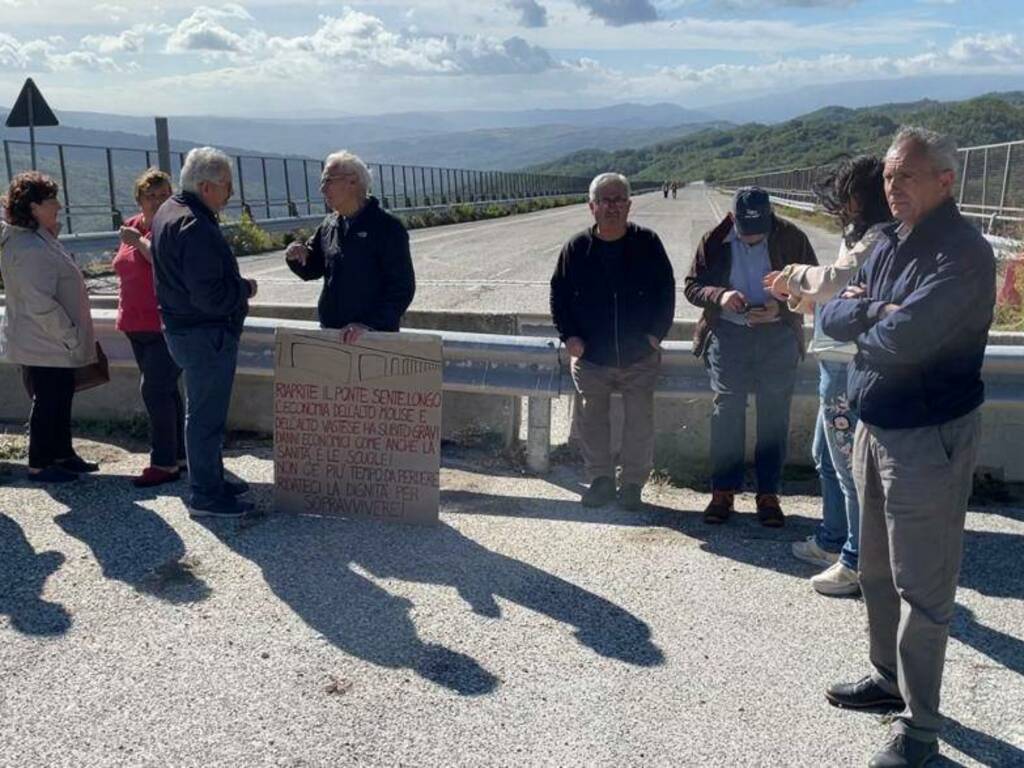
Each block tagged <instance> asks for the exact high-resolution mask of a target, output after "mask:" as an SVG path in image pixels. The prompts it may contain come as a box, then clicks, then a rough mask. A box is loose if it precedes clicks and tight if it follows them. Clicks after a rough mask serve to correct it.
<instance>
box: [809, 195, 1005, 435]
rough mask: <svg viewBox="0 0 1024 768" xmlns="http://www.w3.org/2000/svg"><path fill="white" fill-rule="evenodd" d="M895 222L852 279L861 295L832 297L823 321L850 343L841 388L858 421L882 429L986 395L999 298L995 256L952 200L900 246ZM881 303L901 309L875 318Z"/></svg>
mask: <svg viewBox="0 0 1024 768" xmlns="http://www.w3.org/2000/svg"><path fill="white" fill-rule="evenodd" d="M898 226H899V225H898V224H894V225H892V226H891V227H889V228H888V230H886V231H887V234H888V239H887V240H886V241H883V242H882V243H881V244H880V245H879V246H878V247H877V249H876V251H875V252H874V253H873V254H872V255H871V256H869V257H868V259H867V260H866V261H865V262H864V264H863V265H862V266H861V268H860V270H859V271H858V272H857V275H856V276H855V277H854V278H853V280H852V281H851V283H852V284H859V285H863V286H864V287H865V290H866V292H867V293H866V296H865V297H862V298H857V299H843V298H838V297H837V298H835V299H833V300H832V301H830V302H828V303H827V304H826V305H825V306H824V307H823V308H822V311H821V323H822V329H823V330H824V331H825V333H826V334H828V335H829V336H831V337H832V338H834V339H838V340H839V341H855V342H856V343H857V355H856V357H855V358H854V361H853V364H852V365H851V367H850V372H849V379H848V385H847V392H848V395H849V398H850V406H851V407H852V408H853V409H855V410H856V411H858V412H859V415H860V418H861V420H863V421H864V422H865V423H867V424H872V425H874V426H877V427H882V428H883V429H907V428H911V427H925V426H931V425H935V424H942V423H944V422H947V421H950V420H952V419H955V418H958V417H960V416H963V415H965V414H967V413H970V412H971V411H973V410H974V409H975V408H977V407H978V406H979V405H981V403H982V402H983V401H984V400H985V386H984V384H983V383H982V380H981V366H982V363H983V362H984V359H985V344H986V342H987V340H988V329H989V326H990V325H991V324H992V311H993V306H994V304H995V258H994V257H993V255H992V248H991V246H989V244H988V243H987V242H986V241H985V238H984V237H982V236H981V234H980V233H979V232H978V231H977V230H976V229H975V228H974V227H973V226H972V225H971V224H970V223H968V222H967V220H966V219H964V218H963V216H961V215H960V212H959V211H958V210H957V207H956V203H955V202H953V201H952V200H948V201H947V202H945V203H943V204H942V205H941V206H939V207H938V208H936V209H935V210H934V211H932V212H931V213H930V214H929V215H928V216H926V217H925V218H924V219H923V220H922V221H921V222H919V223H918V225H917V226H916V227H914V229H913V231H912V232H911V233H910V236H909V237H907V239H906V240H905V241H904V243H903V244H902V245H899V242H898V240H897V237H896V230H897V228H898ZM886 304H898V305H899V306H900V309H899V310H898V311H896V312H893V313H892V314H890V315H888V316H887V317H886V318H885V319H884V320H881V321H879V320H878V315H879V312H880V311H881V309H882V307H883V306H885V305H886Z"/></svg>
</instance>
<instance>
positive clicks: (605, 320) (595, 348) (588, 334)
mask: <svg viewBox="0 0 1024 768" xmlns="http://www.w3.org/2000/svg"><path fill="white" fill-rule="evenodd" d="M595 238H596V235H595V232H594V228H593V227H592V228H590V229H588V230H584V231H583V232H580V233H579V234H578V235H576V236H575V237H573V238H572V239H571V240H569V242H568V243H566V245H565V247H564V248H562V253H561V255H560V256H559V257H558V265H557V266H556V267H555V273H554V275H552V277H551V317H552V319H553V320H554V322H555V327H556V328H558V335H559V337H560V338H561V339H562V341H565V340H566V339H568V338H570V337H572V336H578V337H579V338H581V339H583V343H584V351H583V359H584V360H587V361H589V362H592V363H595V364H596V365H604V366H611V367H617V368H623V367H626V366H628V365H632V364H633V363H635V362H637V361H639V360H641V359H643V358H644V357H646V356H648V355H650V354H651V352H652V351H653V349H652V347H651V343H650V341H649V340H648V338H647V337H648V336H654V337H655V338H656V339H658V340H659V341H660V340H661V339H664V338H665V336H666V335H668V332H669V329H671V327H672V319H673V317H674V315H675V307H676V282H675V277H674V275H673V274H672V264H671V262H670V261H669V260H668V255H667V254H666V253H665V247H664V246H663V245H662V244H661V240H660V239H659V238H658V236H657V235H656V234H655V233H654V232H652V231H651V230H649V229H646V228H645V227H641V226H639V225H637V224H633V223H632V222H631V223H630V224H629V225H627V229H626V235H625V237H624V243H623V249H622V256H621V262H620V263H619V264H615V265H611V268H606V266H605V265H604V264H602V263H601V262H600V261H599V259H598V257H597V256H596V255H595V254H593V253H592V250H593V246H594V240H595ZM610 274H614V275H615V276H616V277H615V278H614V279H611V278H610V276H609V275H610Z"/></svg>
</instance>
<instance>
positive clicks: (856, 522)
mask: <svg viewBox="0 0 1024 768" xmlns="http://www.w3.org/2000/svg"><path fill="white" fill-rule="evenodd" d="M883 168H884V164H883V163H882V161H881V160H879V159H878V158H877V157H873V156H870V155H860V156H858V157H855V158H853V159H850V160H845V161H843V162H841V163H840V164H839V165H838V166H837V167H836V169H835V170H834V171H833V173H832V174H831V175H830V176H829V177H828V178H827V179H826V180H825V181H824V182H823V183H822V184H821V185H820V187H819V189H818V196H819V200H820V203H821V206H822V207H823V208H824V209H825V210H826V211H827V212H828V213H830V214H832V216H833V217H834V218H835V219H836V221H837V222H838V223H839V224H840V225H841V226H842V227H843V240H842V242H841V244H840V247H839V255H838V256H837V257H836V260H835V262H834V263H833V264H829V265H825V266H816V267H808V266H804V265H800V264H795V265H791V266H788V267H786V268H785V269H783V270H782V271H781V272H775V273H772V274H769V275H767V276H766V277H765V287H766V288H768V289H769V290H770V291H771V293H772V295H773V296H775V298H777V299H779V300H780V301H788V302H789V306H790V309H792V310H794V311H799V312H803V313H805V314H815V307H816V306H820V305H822V304H824V303H825V302H826V301H828V300H829V299H831V298H832V297H833V296H835V295H836V294H837V293H839V291H841V290H842V289H843V288H845V287H846V284H847V283H848V282H849V281H850V278H851V277H853V275H854V274H856V272H857V269H858V268H859V267H860V265H861V264H863V263H864V261H865V260H866V259H868V258H869V257H870V256H871V254H872V253H873V252H874V250H875V246H877V245H878V244H879V243H880V242H881V241H883V240H884V239H885V233H884V230H885V227H886V226H888V225H889V224H891V223H892V213H890V211H889V204H888V202H887V201H886V199H885V187H884V183H883V180H882V170H883ZM819 325H820V324H819V323H817V322H815V333H814V338H813V340H812V341H811V345H810V347H809V349H808V351H809V352H812V353H814V354H815V355H816V356H817V357H818V368H819V395H820V398H821V403H820V407H819V410H818V423H817V428H816V430H815V434H814V445H813V449H812V450H813V454H814V463H815V465H816V466H817V468H818V475H819V476H820V478H821V496H822V521H821V523H820V524H819V525H818V528H817V530H816V531H815V532H814V534H813V535H811V536H809V537H807V540H806V541H798V542H797V543H795V544H794V545H793V556H794V557H796V558H797V559H799V560H803V561H804V562H808V563H811V564H812V565H818V566H822V567H824V568H825V570H824V571H823V572H822V573H819V574H817V575H816V576H814V577H812V578H811V586H812V587H813V588H814V589H815V591H817V592H818V593H820V594H823V595H853V594H857V593H858V592H859V591H860V583H859V581H858V578H857V555H858V536H859V534H860V507H859V506H858V503H857V488H856V486H855V485H854V482H853V466H852V459H853V433H854V430H855V428H856V426H857V417H856V414H854V413H853V412H852V411H851V410H850V404H849V402H848V401H847V397H846V374H847V366H848V364H849V362H850V360H851V359H852V357H853V353H854V352H856V348H851V345H842V344H839V343H838V342H836V341H834V340H833V339H830V338H829V337H827V336H825V335H824V334H823V333H822V332H821V331H820V330H819Z"/></svg>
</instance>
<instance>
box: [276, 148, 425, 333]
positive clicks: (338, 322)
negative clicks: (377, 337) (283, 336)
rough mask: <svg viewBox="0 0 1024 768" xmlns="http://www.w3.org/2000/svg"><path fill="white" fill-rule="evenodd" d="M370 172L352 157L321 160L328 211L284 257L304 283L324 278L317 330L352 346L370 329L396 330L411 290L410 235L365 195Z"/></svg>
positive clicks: (343, 155) (413, 282) (340, 154)
mask: <svg viewBox="0 0 1024 768" xmlns="http://www.w3.org/2000/svg"><path fill="white" fill-rule="evenodd" d="M370 186H371V176H370V169H369V168H367V167H366V164H365V163H364V162H363V161H362V160H360V159H359V158H358V157H356V156H355V155H353V154H351V153H349V152H335V153H334V154H331V155H328V156H327V159H326V160H325V161H324V172H323V176H321V178H320V191H321V192H322V193H323V195H324V199H325V200H326V201H327V206H328V207H329V208H330V209H331V211H332V213H330V214H329V215H328V216H327V217H326V218H325V219H324V220H323V221H322V222H321V223H320V226H318V227H317V228H316V231H315V232H314V233H313V235H312V236H311V237H310V238H309V239H308V240H306V242H304V243H299V242H296V243H292V244H291V245H289V246H288V249H287V250H286V251H285V259H286V260H287V263H288V266H289V268H291V270H292V272H294V273H295V274H297V275H298V276H299V277H301V278H302V279H303V280H319V279H321V278H323V281H324V286H323V290H322V291H321V292H320V301H319V302H318V304H317V314H318V315H319V318H320V325H321V326H322V327H324V328H338V329H340V330H341V338H342V341H344V342H345V343H347V344H352V343H354V342H355V341H357V340H358V339H359V336H360V335H361V334H362V333H363V332H364V331H367V330H373V331H397V330H398V327H399V323H400V322H401V319H402V315H403V314H405V311H406V310H407V309H408V308H409V305H410V304H411V303H412V299H413V296H414V295H415V293H416V277H415V274H414V272H413V266H412V257H411V256H410V254H409V233H408V232H406V231H405V226H404V225H403V224H402V222H401V221H400V220H399V219H398V218H397V217H396V216H393V215H392V214H390V213H388V212H387V211H385V210H384V209H383V208H381V206H380V202H379V201H378V200H377V198H376V197H374V196H373V195H371V194H370Z"/></svg>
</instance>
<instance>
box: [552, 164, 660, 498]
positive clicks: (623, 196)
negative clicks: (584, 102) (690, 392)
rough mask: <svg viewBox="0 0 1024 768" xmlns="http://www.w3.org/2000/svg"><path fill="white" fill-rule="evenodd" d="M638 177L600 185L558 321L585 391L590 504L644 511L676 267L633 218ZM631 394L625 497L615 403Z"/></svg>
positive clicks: (572, 257) (563, 283)
mask: <svg viewBox="0 0 1024 768" xmlns="http://www.w3.org/2000/svg"><path fill="white" fill-rule="evenodd" d="M629 194H630V190H629V181H628V180H627V179H626V177H625V176H622V175H621V174H618V173H602V174H600V175H599V176H597V177H596V178H595V179H594V180H593V181H592V182H591V184H590V211H591V213H592V214H593V216H594V225H593V226H592V227H590V228H588V229H585V230H584V231H582V232H580V233H579V234H577V235H575V236H574V237H573V238H572V239H570V240H569V242H568V243H566V244H565V246H564V247H563V248H562V253H561V255H560V256H559V257H558V264H557V265H556V267H555V273H554V275H552V277H551V316H552V318H553V319H554V322H555V327H556V328H557V329H558V335H559V337H560V338H561V340H562V341H563V342H564V343H565V348H566V351H567V352H568V353H569V356H570V358H571V360H572V378H573V383H574V384H575V385H576V389H577V391H578V392H579V394H580V398H579V402H580V419H579V428H580V447H581V449H582V452H583V463H584V466H585V469H586V474H587V479H588V481H589V482H590V487H589V488H588V489H587V491H586V493H584V494H583V498H582V500H581V501H582V504H583V505H584V506H587V507H598V506H604V505H605V504H608V503H609V502H611V501H612V500H613V499H615V498H616V495H617V496H618V501H619V503H620V504H621V505H622V506H623V507H624V508H626V509H631V510H638V509H640V508H642V506H643V501H642V499H641V492H642V490H643V486H644V483H645V482H646V481H647V477H648V475H650V473H651V467H652V466H653V461H654V385H655V382H656V381H657V378H658V371H659V369H660V368H661V346H660V345H661V341H662V339H664V338H665V336H666V335H668V332H669V329H670V328H671V327H672V319H673V317H674V315H675V301H676V284H675V277H674V276H673V274H672V264H671V262H669V260H668V255H667V254H666V253H665V248H664V246H663V245H662V244H661V240H660V239H659V238H658V236H657V235H656V234H655V233H654V232H652V231H651V230H649V229H646V228H644V227H641V226H639V225H637V224H634V223H632V222H630V221H628V218H629V209H630V200H629ZM613 392H619V393H621V395H622V400H623V404H624V406H625V409H624V410H625V421H624V424H623V428H622V448H621V450H620V451H619V459H620V463H621V465H622V478H621V484H620V486H619V488H618V492H616V485H615V462H614V460H613V457H612V451H611V424H610V405H611V396H612V393H613Z"/></svg>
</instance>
